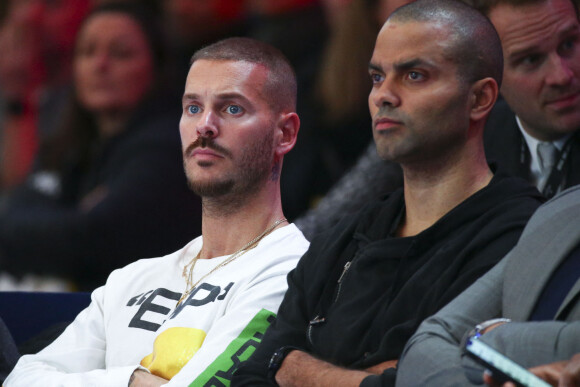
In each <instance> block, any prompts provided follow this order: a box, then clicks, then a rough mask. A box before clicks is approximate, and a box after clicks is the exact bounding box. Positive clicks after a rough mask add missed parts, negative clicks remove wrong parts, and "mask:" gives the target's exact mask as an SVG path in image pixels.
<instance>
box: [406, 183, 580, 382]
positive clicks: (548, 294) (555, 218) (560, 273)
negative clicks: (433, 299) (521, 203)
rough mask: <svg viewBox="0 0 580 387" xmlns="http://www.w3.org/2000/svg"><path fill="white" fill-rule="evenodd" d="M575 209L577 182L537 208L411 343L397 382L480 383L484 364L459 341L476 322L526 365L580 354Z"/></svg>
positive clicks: (579, 230) (578, 205)
mask: <svg viewBox="0 0 580 387" xmlns="http://www.w3.org/2000/svg"><path fill="white" fill-rule="evenodd" d="M578 214H580V186H576V187H573V188H570V189H568V190H566V191H564V192H562V193H561V194H559V195H558V196H556V197H555V198H554V199H552V200H551V201H549V202H547V203H546V204H544V205H543V206H542V207H540V208H539V209H538V211H537V212H536V213H535V214H534V215H533V216H532V218H531V219H530V222H529V223H528V225H527V226H526V228H525V229H524V232H523V233H522V237H521V239H520V241H519V242H518V244H517V245H516V247H515V248H514V249H513V250H512V251H511V252H510V253H509V254H508V255H507V256H506V257H505V258H504V259H503V260H502V261H501V262H500V263H499V264H498V265H497V266H496V267H495V268H494V269H492V270H491V271H489V272H488V273H487V274H486V275H485V276H483V277H482V278H480V279H479V280H478V281H477V282H476V283H475V284H473V285H472V286H471V287H470V288H468V289H467V290H466V291H465V292H463V293H462V294H461V295H460V296H458V297H457V298H456V299H455V300H453V301H452V302H451V303H450V304H448V305H447V306H446V307H445V308H443V309H442V310H441V311H439V312H438V313H436V314H435V315H434V316H433V317H431V318H429V319H427V320H426V321H425V322H424V323H423V324H422V325H421V327H420V328H419V330H418V331H417V333H416V334H415V335H414V336H413V337H412V338H411V339H410V340H409V342H408V343H407V346H406V348H405V351H404V353H403V356H402V359H401V361H400V363H399V370H398V378H397V386H466V385H470V384H471V383H473V384H477V383H476V382H477V381H479V382H481V376H482V375H483V369H479V370H478V371H477V372H476V371H474V369H477V367H475V366H474V363H472V362H471V361H469V360H467V359H462V358H461V356H460V354H461V348H460V342H461V341H462V339H463V338H464V337H465V336H466V335H468V334H469V332H470V331H472V330H473V329H474V327H475V326H476V325H479V327H480V328H479V330H480V331H481V334H482V335H481V337H480V339H481V340H482V341H484V342H485V343H487V344H489V345H491V346H492V347H494V348H495V349H497V350H498V351H499V352H501V353H503V354H505V355H506V356H508V357H510V358H512V359H513V360H515V361H516V362H518V363H520V364H521V365H522V366H524V367H535V366H538V365H542V364H546V363H552V362H556V361H567V360H568V359H570V358H571V357H572V356H573V355H574V354H576V353H578V352H580V340H579V338H580V302H579V299H578V295H579V294H580V217H579V216H578ZM500 316H501V317H503V319H499V320H498V319H497V318H498V317H500ZM508 319H509V320H511V321H508ZM465 371H468V372H465ZM557 376H558V374H557V373H556V377H557ZM474 377H477V379H479V380H475V378H474ZM469 379H471V380H469Z"/></svg>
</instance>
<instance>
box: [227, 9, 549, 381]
mask: <svg viewBox="0 0 580 387" xmlns="http://www.w3.org/2000/svg"><path fill="white" fill-rule="evenodd" d="M369 73H370V76H371V79H372V81H373V87H372V90H371V92H370V95H369V108H370V112H371V116H372V118H373V127H372V129H373V136H374V140H375V143H376V146H377V151H378V153H379V155H380V156H381V157H382V158H384V159H387V160H392V161H396V162H398V163H399V164H400V165H401V167H402V170H403V176H404V188H402V189H400V190H398V191H395V192H393V193H391V194H389V195H386V196H385V197H383V198H382V199H381V200H380V201H378V202H375V203H370V204H369V205H368V206H367V207H366V208H365V209H363V210H362V211H361V212H359V213H358V214H357V215H356V216H355V217H350V218H348V219H344V220H343V221H341V223H339V224H338V225H337V226H336V227H335V228H333V229H331V230H329V231H328V232H325V233H323V234H320V235H319V236H318V237H316V238H315V239H313V240H312V244H311V246H310V248H309V250H308V252H307V253H306V254H305V255H304V257H302V259H301V260H300V262H299V264H298V266H297V267H296V269H295V270H293V271H292V272H291V273H290V274H289V276H288V283H289V288H288V292H287V293H286V296H285V298H284V301H283V302H282V305H281V306H280V310H279V313H278V317H277V320H276V322H274V323H273V324H272V325H271V326H270V328H269V329H268V331H267V332H266V335H265V336H264V339H263V340H262V343H261V344H260V346H259V347H258V349H257V350H256V352H254V354H253V355H252V356H251V357H250V359H249V360H248V362H246V363H245V364H243V365H242V366H241V367H240V368H239V369H238V371H237V372H236V374H235V376H234V379H233V381H232V385H234V386H258V385H276V384H279V385H281V386H311V385H312V386H338V385H340V386H358V385H362V386H379V385H393V384H394V380H395V375H396V372H395V371H396V370H395V368H394V367H395V366H396V364H397V359H398V358H399V356H400V354H401V352H402V350H403V347H404V345H405V343H406V341H407V339H408V338H409V337H410V336H411V335H412V334H413V332H414V331H415V329H416V328H417V327H418V325H419V324H420V322H421V321H422V320H423V319H425V318H427V317H428V316H430V315H432V314H433V313H435V312H436V311H437V310H439V309H440V308H441V307H443V306H444V305H445V304H446V303H447V302H449V301H450V300H452V299H453V298H454V297H455V296H456V295H457V294H459V293H460V292H461V291H462V290H463V289H465V288H466V287H467V286H469V285H470V284H471V283H472V282H473V281H475V280H476V279H477V278H478V277H479V276H481V275H482V274H484V273H485V272H486V271H487V270H488V269H490V268H491V267H492V266H493V265H494V264H495V263H496V262H497V261H498V260H499V259H500V258H501V257H503V255H505V253H506V252H507V251H509V249H510V248H511V247H512V246H513V245H514V244H515V243H516V241H517V239H518V237H519V235H520V233H521V231H522V229H523V227H524V225H525V224H526V222H527V220H528V218H529V217H530V215H531V214H532V213H533V211H534V210H535V209H536V208H537V206H538V205H539V204H540V202H541V199H540V197H539V196H540V195H539V193H537V191H536V190H535V189H534V188H533V187H531V186H529V185H528V184H527V183H525V182H524V181H523V180H521V179H518V178H511V177H506V176H502V175H501V174H495V175H494V173H493V171H492V170H490V168H489V166H488V164H487V162H486V160H485V155H484V150H483V139H482V135H483V127H484V123H485V120H486V117H487V115H488V114H489V111H490V110H491V108H492V106H493V104H494V103H495V101H496V98H497V94H498V88H499V84H500V83H501V74H502V52H501V46H500V42H499V38H498V36H497V34H496V32H495V30H494V28H493V26H492V25H491V24H490V23H489V21H488V20H487V19H486V18H485V17H484V16H482V15H481V14H480V13H478V12H477V11H475V10H474V9H472V8H471V7H469V6H467V5H465V4H463V3H461V2H458V1H454V0H418V1H417V2H414V3H411V4H408V5H406V6H403V7H401V8H399V9H398V10H397V11H395V12H394V13H393V14H392V15H391V16H390V17H389V19H388V20H387V22H386V23H385V25H384V26H383V27H382V29H381V31H380V33H379V35H378V38H377V41H376V45H375V49H374V53H373V56H372V58H371V61H370V65H369Z"/></svg>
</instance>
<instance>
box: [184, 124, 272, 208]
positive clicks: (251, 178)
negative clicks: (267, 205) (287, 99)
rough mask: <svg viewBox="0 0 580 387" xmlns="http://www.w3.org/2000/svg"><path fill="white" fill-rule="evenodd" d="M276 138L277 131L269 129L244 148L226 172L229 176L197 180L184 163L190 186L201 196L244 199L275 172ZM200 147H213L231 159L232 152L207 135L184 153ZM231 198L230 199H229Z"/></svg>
mask: <svg viewBox="0 0 580 387" xmlns="http://www.w3.org/2000/svg"><path fill="white" fill-rule="evenodd" d="M273 138H274V132H273V131H271V130H269V131H268V132H267V133H266V135H264V136H263V137H262V138H261V139H259V141H257V142H254V143H251V144H249V145H248V146H247V147H246V148H244V150H243V151H242V154H241V156H240V160H239V162H238V163H236V165H235V169H234V170H233V171H229V172H226V176H220V177H217V178H215V179H213V180H208V181H198V180H196V179H195V176H192V175H191V173H190V172H188V169H187V166H185V173H186V175H187V181H188V184H189V187H190V188H191V189H192V190H193V192H195V193H196V194H197V195H199V196H201V197H202V198H218V197H223V196H225V195H228V196H233V197H238V198H239V199H243V198H245V197H247V195H249V194H251V193H254V192H256V191H258V190H259V189H260V188H261V187H262V185H263V183H264V182H265V181H266V180H267V179H268V177H269V176H270V175H271V173H272V162H273V149H272V146H273V145H272V141H273ZM197 147H205V148H208V149H213V150H215V151H217V152H219V153H220V154H222V155H223V156H224V157H226V158H229V159H230V160H231V159H232V152H230V151H229V150H227V149H225V148H223V147H221V146H219V145H218V144H215V142H214V141H213V140H212V139H208V138H198V139H197V140H196V141H195V142H194V143H192V144H191V145H190V146H189V147H188V148H187V150H186V151H185V154H186V155H187V154H189V153H190V152H191V151H193V149H194V148H197ZM232 199H233V198H230V200H232Z"/></svg>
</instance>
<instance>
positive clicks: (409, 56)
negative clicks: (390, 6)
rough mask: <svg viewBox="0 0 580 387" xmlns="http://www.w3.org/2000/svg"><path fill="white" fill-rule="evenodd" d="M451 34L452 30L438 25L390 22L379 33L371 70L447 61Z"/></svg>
mask: <svg viewBox="0 0 580 387" xmlns="http://www.w3.org/2000/svg"><path fill="white" fill-rule="evenodd" d="M448 35H449V27H448V26H447V25H445V24H441V23H438V22H426V23H423V22H416V21H405V22H398V21H391V20H389V21H387V23H385V25H384V26H383V28H382V29H381V31H380V32H379V35H378V37H377V42H376V44H375V49H374V51H373V55H372V57H371V61H370V64H369V67H370V68H377V67H382V66H385V65H386V64H400V63H409V62H416V63H419V62H421V63H429V62H433V61H436V60H440V59H443V57H444V52H445V50H446V49H447V48H448V47H449V44H450V39H446V37H447V36H448Z"/></svg>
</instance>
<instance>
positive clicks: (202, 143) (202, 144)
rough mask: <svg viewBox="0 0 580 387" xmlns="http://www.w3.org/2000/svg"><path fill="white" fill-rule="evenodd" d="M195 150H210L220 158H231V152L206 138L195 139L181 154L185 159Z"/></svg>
mask: <svg viewBox="0 0 580 387" xmlns="http://www.w3.org/2000/svg"><path fill="white" fill-rule="evenodd" d="M196 148H206V149H211V150H213V151H216V152H217V153H219V154H221V155H222V156H225V157H230V158H231V157H232V152H230V151H229V150H228V149H226V148H224V147H223V146H221V145H218V144H216V142H215V141H214V140H213V139H211V138H207V137H198V138H196V139H195V141H194V142H192V143H191V144H189V146H188V147H187V148H186V149H185V152H183V153H184V155H185V157H190V156H191V154H192V153H193V151H194V150H195V149H196Z"/></svg>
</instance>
